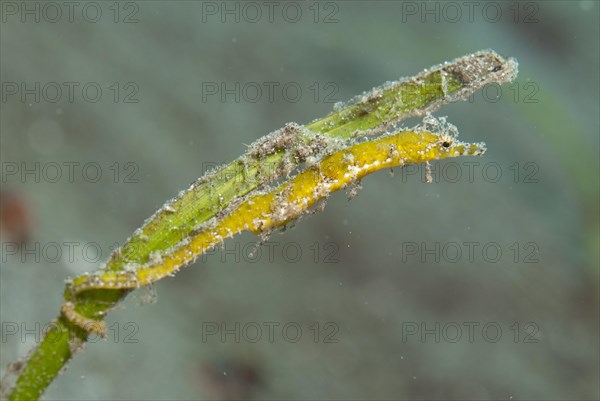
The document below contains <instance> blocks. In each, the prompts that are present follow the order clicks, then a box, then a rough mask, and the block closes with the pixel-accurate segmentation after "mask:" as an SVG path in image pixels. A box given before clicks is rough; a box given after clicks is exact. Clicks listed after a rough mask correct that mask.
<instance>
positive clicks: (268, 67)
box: [0, 1, 600, 400]
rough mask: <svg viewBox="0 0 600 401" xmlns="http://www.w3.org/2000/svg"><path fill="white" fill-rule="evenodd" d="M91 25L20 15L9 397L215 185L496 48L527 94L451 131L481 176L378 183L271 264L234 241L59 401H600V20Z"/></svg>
mask: <svg viewBox="0 0 600 401" xmlns="http://www.w3.org/2000/svg"><path fill="white" fill-rule="evenodd" d="M47 4H50V6H48V5H47ZM72 7H73V8H72V9H70V8H69V7H68V6H65V5H64V4H63V3H62V2H49V3H42V2H35V1H28V2H4V1H3V2H2V3H1V8H2V15H1V18H2V21H1V25H0V27H1V28H0V57H1V64H0V81H1V82H2V99H1V103H0V107H1V110H0V133H1V139H0V144H1V150H0V157H1V159H2V181H1V185H2V192H1V193H2V213H1V216H2V224H0V226H1V227H2V260H1V270H0V289H1V294H0V302H1V306H0V312H1V316H0V320H1V323H2V333H1V334H2V341H1V343H0V351H1V356H0V359H1V360H0V365H1V371H2V373H4V371H5V368H6V366H7V364H8V363H9V362H11V361H13V360H15V359H17V358H19V357H24V356H25V355H26V354H27V352H28V351H29V350H30V349H31V348H32V347H33V346H34V345H35V343H36V342H37V341H39V338H40V335H41V333H42V332H43V329H44V326H45V325H46V324H47V323H48V322H50V321H51V319H53V318H54V317H55V316H56V315H57V313H58V310H59V306H60V303H61V301H62V297H63V288H64V279H65V278H66V277H68V276H71V277H73V276H76V275H79V274H81V273H83V272H86V271H93V270H95V269H97V268H98V267H99V266H100V265H101V264H102V262H103V261H105V260H106V259H107V258H108V256H109V254H110V252H111V251H112V249H114V248H115V247H116V246H118V244H121V243H123V241H125V240H126V239H127V238H128V237H129V235H130V234H131V233H132V232H133V231H134V230H135V229H136V228H137V227H139V226H140V225H141V224H142V223H143V221H144V219H146V218H147V217H149V216H150V215H152V213H153V212H154V211H155V210H156V209H158V208H159V207H160V206H161V205H162V204H163V203H164V202H165V201H166V200H167V199H169V198H171V197H173V196H175V195H176V194H177V193H178V191H180V190H182V189H184V188H187V187H188V186H189V184H190V183H191V182H193V181H194V180H195V179H197V178H198V177H200V176H201V175H202V174H203V173H204V172H206V171H208V170H210V169H212V168H214V167H215V166H217V165H220V164H222V163H225V162H229V161H231V160H233V159H234V158H236V157H238V156H239V155H241V154H242V153H243V152H244V151H245V149H246V145H247V144H250V143H252V142H253V141H255V140H256V139H258V138H259V137H261V136H263V135H265V134H267V133H269V132H271V131H273V130H275V129H277V128H279V127H282V126H283V125H284V124H285V123H286V122H291V121H294V122H298V123H301V124H304V123H308V122H310V121H312V120H313V119H315V118H318V117H321V116H325V115H326V114H328V113H329V112H330V111H331V110H332V108H333V106H334V104H335V103H336V102H344V101H347V100H348V99H350V98H352V97H353V96H354V95H358V94H360V93H362V92H363V91H366V90H369V89H371V88H372V87H374V86H378V85H380V84H382V83H384V82H386V81H389V80H396V79H398V78H400V77H404V76H411V75H414V74H416V73H418V72H420V71H421V70H423V69H425V68H428V67H431V66H434V65H437V64H440V63H443V62H444V61H449V60H452V59H454V58H456V57H460V56H463V55H466V54H469V53H472V52H475V51H478V50H482V49H488V48H491V49H494V50H495V51H497V52H498V53H500V54H501V55H502V56H506V57H515V58H516V59H517V60H518V62H519V75H518V77H517V80H516V81H515V82H514V83H512V84H507V85H503V86H502V87H498V86H493V85H492V86H491V87H489V88H487V89H485V90H484V91H480V92H478V93H477V94H475V95H474V96H473V97H472V99H469V100H468V101H465V102H457V103H453V104H449V105H446V106H444V107H443V108H442V109H441V110H439V111H437V112H435V113H434V115H436V116H444V115H447V116H448V119H449V121H451V122H452V123H453V124H455V125H457V126H458V129H459V131H460V138H461V139H462V140H463V141H471V142H472V141H484V142H486V143H487V147H488V151H487V153H486V154H485V155H484V156H483V157H479V158H457V159H450V160H445V161H441V162H436V163H433V164H432V166H431V167H432V176H433V182H432V183H426V182H425V181H426V180H425V173H426V172H425V169H424V167H423V166H416V167H407V168H404V169H394V174H393V176H390V174H388V172H385V171H381V172H378V173H376V174H373V175H371V176H368V177H366V178H365V179H364V180H363V182H362V184H363V188H362V190H360V191H359V192H358V196H356V197H354V198H353V199H351V200H348V197H347V196H346V194H345V193H343V192H340V193H336V194H334V195H333V196H332V197H331V198H330V199H329V200H328V203H327V206H326V208H325V209H324V211H323V212H320V213H318V214H316V215H314V216H310V217H304V218H302V219H301V220H300V221H299V222H297V223H296V224H294V227H293V228H292V229H288V230H286V231H285V233H283V234H280V233H274V234H273V235H272V236H271V237H270V238H269V239H268V240H267V243H266V244H264V245H263V246H262V247H260V248H258V249H257V250H254V248H255V245H256V244H257V242H258V241H259V239H258V238H257V237H256V236H253V235H250V234H244V235H241V236H237V237H235V238H233V239H230V240H228V241H226V242H225V244H224V247H223V248H222V249H221V248H219V249H216V250H214V251H211V252H209V253H208V254H207V255H204V256H202V257H201V258H200V259H199V260H198V261H197V262H196V263H194V264H193V265H192V266H190V267H188V268H186V269H184V270H182V271H181V272H180V273H178V274H177V275H176V276H175V277H174V278H172V279H166V280H162V281H160V282H159V283H157V284H156V285H154V286H153V288H152V289H142V290H138V291H136V292H134V293H133V294H131V295H130V296H129V297H128V298H127V300H126V302H124V303H123V307H122V308H119V309H118V310H116V311H114V312H112V313H111V314H110V315H109V316H108V319H107V324H108V327H109V331H108V336H107V339H105V340H100V339H95V340H93V341H91V343H90V344H88V345H87V347H86V349H85V350H84V351H83V352H81V353H80V354H78V355H76V356H75V358H74V359H73V361H72V362H71V363H70V364H69V366H68V369H67V370H66V371H65V372H64V373H63V374H62V375H61V376H59V377H58V378H57V380H56V381H55V382H54V383H53V384H52V385H51V386H50V387H49V389H48V390H47V392H46V394H45V396H44V399H47V400H71V399H72V400H109V399H153V400H175V399H182V400H183V399H283V400H296V399H311V400H312V399H314V400H324V399H327V400H329V399H332V400H333V399H336V400H337V399H349V400H359V399H360V400H362V399H394V400H396V399H403V400H420V399H436V400H437V399H439V400H488V399H493V400H499V399H513V400H591V399H598V397H600V394H599V391H600V390H599V382H598V380H599V379H598V378H599V375H600V370H599V352H600V349H599V340H598V338H599V326H598V323H599V321H598V316H599V305H598V302H599V298H598V290H599V274H598V272H599V259H598V256H599V241H600V237H599V228H598V222H599V207H598V204H599V176H598V175H599V148H600V145H599V132H600V125H599V93H600V86H599V82H600V79H599V70H600V60H599V57H600V42H599V38H600V32H599V30H600V28H599V27H600V3H599V2H597V1H538V2H499V1H491V2H483V1H482V2H479V1H474V2H406V1H323V2H310V1H309V2H300V1H298V2H280V1H272V2H264V1H257V2H252V1H251V2H237V1H227V2H222V1H217V2H210V1H208V2H202V1H132V2H118V3H117V2H109V1H97V2H76V4H75V5H73V6H72ZM419 121H420V120H419V119H412V120H409V121H407V122H406V123H405V125H406V126H412V125H415V124H417V123H419ZM15 244H18V246H15ZM253 250H254V251H253ZM154 301H157V302H155V303H154Z"/></svg>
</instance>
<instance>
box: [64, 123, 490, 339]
mask: <svg viewBox="0 0 600 401" xmlns="http://www.w3.org/2000/svg"><path fill="white" fill-rule="evenodd" d="M484 152H485V145H484V144H482V143H475V144H468V143H463V142H460V141H458V140H457V139H456V135H452V134H450V133H448V132H442V133H434V132H431V131H428V130H422V131H421V130H409V131H407V130H404V131H400V132H396V133H393V134H386V135H382V136H380V137H378V138H376V139H373V140H370V141H364V142H358V143H354V144H353V145H351V146H348V147H346V148H345V149H342V150H338V151H336V152H334V153H332V154H330V155H329V156H326V157H324V158H323V159H322V160H320V161H319V162H318V163H316V164H314V165H312V166H310V167H308V168H306V169H305V170H304V171H302V172H300V173H299V174H297V175H296V176H295V177H293V178H291V179H290V180H288V181H286V182H285V183H283V184H281V185H279V186H278V187H276V188H274V189H272V190H270V191H266V192H252V193H250V194H248V195H246V196H245V197H244V198H242V199H241V200H240V201H239V202H236V203H235V205H233V206H232V207H231V208H229V210H227V211H226V214H225V215H224V217H223V218H221V219H220V221H217V222H213V223H211V224H206V225H205V226H204V227H201V228H200V229H198V230H197V231H196V232H195V233H194V234H192V235H191V236H190V237H189V238H186V239H185V240H183V241H181V242H180V243H179V244H177V245H176V246H174V247H173V248H171V249H169V250H167V251H166V252H164V253H163V254H162V255H155V257H153V258H151V260H150V261H149V262H148V263H146V264H143V265H139V266H137V267H136V268H134V269H131V270H123V271H106V270H101V271H99V272H98V273H96V274H92V275H82V276H79V277H76V278H75V279H73V281H72V283H71V284H70V287H69V297H68V298H67V299H68V301H67V302H65V303H64V304H63V307H62V312H63V315H64V316H65V317H66V318H67V319H69V320H70V321H71V322H73V323H75V324H76V325H78V326H80V327H82V328H84V329H85V330H87V331H88V332H95V333H98V334H103V333H104V331H105V326H104V322H103V321H101V320H94V319H89V318H87V317H84V316H83V315H81V314H79V313H77V312H76V311H75V308H74V303H73V302H71V300H73V299H74V298H75V297H77V296H80V295H81V294H82V293H85V292H87V291H92V290H116V289H119V290H123V289H125V290H127V289H135V288H137V287H140V286H144V285H148V284H151V283H153V282H155V281H158V280H160V279H161V278H163V277H165V276H168V275H173V274H174V273H176V272H177V271H178V270H179V268H181V267H182V266H185V265H187V264H189V263H190V262H193V261H194V260H195V259H196V258H197V257H198V256H200V255H201V254H202V253H204V252H206V251H207V250H209V249H211V248H212V247H214V246H215V245H218V244H219V243H221V242H222V241H223V240H224V239H226V238H229V237H232V236H234V235H236V234H238V233H240V232H242V231H246V230H248V231H251V232H253V233H255V234H261V233H264V232H269V231H270V230H272V229H275V228H278V227H282V226H284V225H285V224H286V223H288V222H290V221H292V220H295V219H297V218H298V217H300V216H301V215H302V214H303V213H306V212H307V211H308V210H309V209H310V207H311V206H313V205H314V204H315V203H317V202H319V201H320V200H322V199H324V198H326V197H328V196H329V195H330V194H331V193H332V192H335V191H337V190H339V189H342V188H345V187H347V186H348V185H350V184H352V183H355V182H357V181H358V180H360V179H361V178H363V177H364V176H365V175H367V174H370V173H373V172H375V171H377V170H381V169H384V168H391V167H395V166H404V165H407V164H415V163H423V162H428V161H432V160H439V159H443V158H447V157H457V156H463V155H481V154H483V153H484Z"/></svg>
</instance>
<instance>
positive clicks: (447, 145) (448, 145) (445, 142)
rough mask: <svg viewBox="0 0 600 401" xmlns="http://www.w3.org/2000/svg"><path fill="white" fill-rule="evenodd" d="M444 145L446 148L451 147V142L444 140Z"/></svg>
mask: <svg viewBox="0 0 600 401" xmlns="http://www.w3.org/2000/svg"><path fill="white" fill-rule="evenodd" d="M442 146H443V147H445V148H449V147H450V142H448V141H444V142H442Z"/></svg>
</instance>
